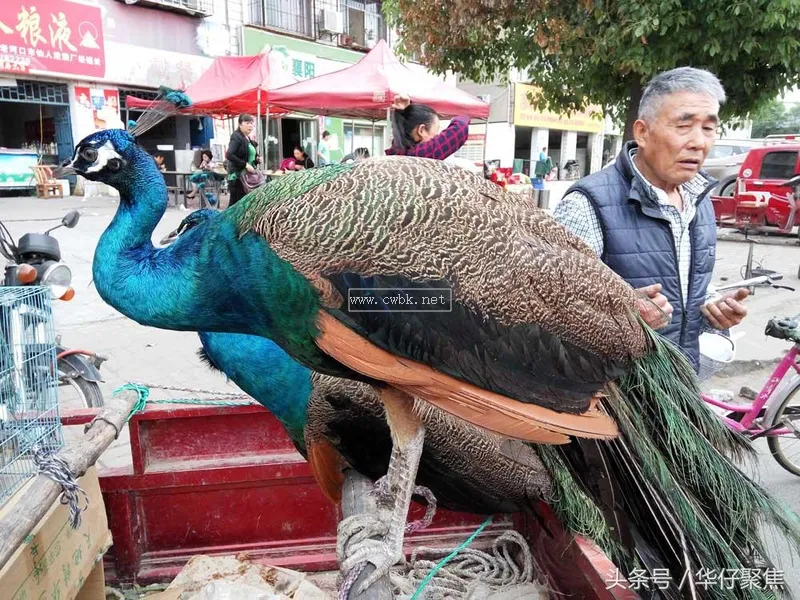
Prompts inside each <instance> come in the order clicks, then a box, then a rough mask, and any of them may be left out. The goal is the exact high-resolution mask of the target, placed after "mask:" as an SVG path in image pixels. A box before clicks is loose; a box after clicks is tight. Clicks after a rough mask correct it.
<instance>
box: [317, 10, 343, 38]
mask: <svg viewBox="0 0 800 600" xmlns="http://www.w3.org/2000/svg"><path fill="white" fill-rule="evenodd" d="M321 17H322V18H321V19H320V21H321V23H320V29H321V30H322V31H325V32H327V33H344V14H343V13H341V12H339V11H338V10H331V9H329V8H325V9H322V15H321Z"/></svg>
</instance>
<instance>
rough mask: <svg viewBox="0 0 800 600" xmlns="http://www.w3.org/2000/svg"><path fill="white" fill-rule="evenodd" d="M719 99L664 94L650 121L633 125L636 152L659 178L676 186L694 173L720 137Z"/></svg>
mask: <svg viewBox="0 0 800 600" xmlns="http://www.w3.org/2000/svg"><path fill="white" fill-rule="evenodd" d="M718 113H719V103H718V102H717V101H716V100H715V99H714V98H712V97H711V96H710V95H708V94H696V93H692V92H678V93H675V94H670V95H669V96H666V97H664V98H662V102H661V106H660V107H659V109H658V112H657V114H656V116H655V117H654V118H653V120H652V121H651V122H646V121H643V120H638V121H636V123H635V124H634V126H633V133H634V137H635V138H636V142H637V143H638V144H639V149H638V151H637V154H639V156H640V158H641V159H642V160H643V161H644V162H645V164H646V165H647V167H648V169H649V170H650V171H651V172H652V174H653V175H654V176H655V178H657V179H658V180H660V181H653V182H652V183H653V184H654V185H663V184H667V185H672V186H677V185H681V184H682V183H686V182H687V181H689V180H690V179H692V177H694V176H695V175H696V174H697V172H698V171H699V170H700V167H701V166H702V165H703V162H704V161H705V159H706V156H708V153H709V152H710V151H711V148H712V146H713V145H714V141H715V140H716V139H717V125H718V124H719V116H718Z"/></svg>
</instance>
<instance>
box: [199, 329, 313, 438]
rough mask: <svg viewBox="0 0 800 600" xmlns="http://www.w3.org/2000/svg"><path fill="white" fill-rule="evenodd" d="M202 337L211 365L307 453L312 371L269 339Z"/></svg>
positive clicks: (232, 335)
mask: <svg viewBox="0 0 800 600" xmlns="http://www.w3.org/2000/svg"><path fill="white" fill-rule="evenodd" d="M199 335H200V341H201V342H202V344H203V350H204V351H205V353H206V356H207V357H208V359H209V360H210V362H211V363H212V365H213V366H214V367H216V368H217V369H219V370H220V371H222V372H223V373H225V375H227V376H228V377H229V378H230V379H231V380H233V382H234V383H236V385H238V386H239V387H240V388H241V389H242V391H244V392H245V393H246V394H248V395H249V396H251V397H252V398H253V399H255V400H257V401H258V402H259V403H261V404H262V405H263V406H264V407H265V408H266V409H268V410H269V411H270V412H271V413H272V414H273V415H275V417H276V418H277V419H278V420H279V421H280V422H281V423H282V424H283V426H284V427H285V428H286V431H287V433H288V434H289V437H290V438H291V440H292V442H294V444H295V446H297V447H298V450H300V452H302V453H303V454H305V453H306V451H305V442H304V439H303V427H305V424H306V410H307V408H308V401H309V398H310V397H311V371H309V370H308V369H306V368H305V367H303V366H301V365H300V364H298V363H296V362H295V361H293V360H292V359H291V358H289V356H288V355H287V354H286V353H285V352H284V351H283V350H281V349H280V348H279V347H278V346H277V345H276V344H275V343H273V342H271V341H270V340H268V339H266V338H261V337H258V336H254V335H241V334H235V333H200V334H199Z"/></svg>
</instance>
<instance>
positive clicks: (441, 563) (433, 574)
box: [411, 517, 492, 600]
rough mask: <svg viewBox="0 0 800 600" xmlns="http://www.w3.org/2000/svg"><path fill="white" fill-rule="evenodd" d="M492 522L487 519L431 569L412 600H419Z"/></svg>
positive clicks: (489, 518)
mask: <svg viewBox="0 0 800 600" xmlns="http://www.w3.org/2000/svg"><path fill="white" fill-rule="evenodd" d="M491 522H492V517H488V518H487V519H486V520H485V521H484V522H483V523H482V524H481V526H480V527H478V529H476V530H475V533H473V534H472V535H471V536H469V537H468V538H467V539H466V540H464V541H463V542H462V543H461V545H460V546H459V547H458V548H456V549H455V550H453V551H452V552H451V553H450V554H448V555H447V556H445V557H444V558H443V559H442V560H440V561H439V563H438V564H437V565H436V566H435V567H433V569H431V572H430V573H428V575H427V576H426V577H425V579H423V580H422V583H420V584H419V587H418V588H417V591H416V592H414V595H413V596H411V600H417V598H419V597H420V594H422V590H424V589H425V587H426V586H427V585H428V584H429V583H430V582H431V580H432V579H433V578H434V577H436V574H437V573H438V572H439V571H441V570H442V569H443V568H444V566H445V565H446V564H447V563H449V562H450V561H451V560H453V559H454V558H455V557H456V555H457V554H458V553H459V552H461V551H462V550H463V549H464V548H466V547H467V546H469V545H470V544H471V543H472V542H473V541H474V540H475V538H476V537H478V536H479V535H480V533H481V531H483V530H484V529H486V527H487V526H488V525H489V524H490V523H491Z"/></svg>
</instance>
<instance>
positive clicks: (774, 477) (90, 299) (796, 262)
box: [0, 197, 800, 590]
mask: <svg viewBox="0 0 800 600" xmlns="http://www.w3.org/2000/svg"><path fill="white" fill-rule="evenodd" d="M116 206H117V201H116V200H114V199H111V198H107V197H95V198H87V199H83V198H77V197H69V198H64V199H53V200H39V199H34V198H23V199H7V198H0V215H2V219H3V221H4V222H5V223H6V225H7V227H8V228H9V229H10V230H11V232H12V234H13V235H14V236H15V237H19V236H20V235H22V234H23V233H26V232H28V231H43V230H44V229H46V228H48V227H52V226H53V225H54V224H55V223H56V222H58V220H60V219H61V217H62V216H63V215H64V214H65V213H66V212H67V211H69V210H71V209H73V208H76V209H78V210H80V211H81V215H82V216H81V220H80V223H79V224H78V226H77V227H76V228H75V229H73V230H66V229H61V230H59V231H58V232H57V236H58V239H59V242H60V243H61V249H62V253H63V260H64V261H65V262H67V264H69V265H70V267H71V268H72V270H73V281H74V287H75V289H76V292H77V293H76V296H75V298H74V299H73V300H72V301H71V302H58V303H56V306H55V313H56V324H57V327H58V330H59V332H60V333H61V334H62V335H63V341H64V343H65V344H66V345H67V346H69V347H81V348H87V349H91V350H94V351H97V352H101V353H103V354H106V355H108V356H109V357H110V358H109V361H108V362H107V363H106V364H104V365H103V369H102V370H103V374H104V376H105V378H106V384H105V392H106V393H107V394H110V392H111V390H113V389H114V388H115V387H116V386H118V385H120V384H122V383H125V382H128V381H134V380H135V381H145V382H151V383H156V384H159V383H165V384H174V385H190V386H193V387H200V388H209V389H217V390H226V391H231V390H236V388H235V386H233V384H229V383H226V382H225V380H224V378H222V377H220V376H218V375H215V374H212V373H210V372H209V371H208V370H207V369H206V368H205V367H203V366H202V365H201V364H200V362H199V360H198V359H197V358H196V355H195V352H196V350H197V349H198V348H199V345H200V344H199V341H198V339H197V336H196V335H195V334H193V333H178V332H169V331H160V330H157V329H150V328H145V327H142V326H140V325H138V324H136V323H134V322H132V321H130V320H128V319H127V318H125V317H123V316H122V315H120V314H119V313H118V312H117V311H115V310H114V309H112V308H111V307H109V306H108V305H106V304H105V303H104V302H103V301H102V300H101V299H100V297H99V296H98V294H97V290H96V289H95V288H94V287H93V286H91V285H90V281H91V264H92V258H93V254H94V248H95V246H96V244H97V240H98V239H99V237H100V234H101V233H102V231H103V230H104V229H105V228H106V226H108V224H109V223H110V221H111V219H112V217H113V215H114V211H115V210H116ZM185 214H186V213H184V212H181V211H179V210H176V209H171V210H169V211H167V213H166V215H165V217H164V219H163V220H162V222H161V223H160V224H159V226H158V228H157V230H156V232H155V235H154V236H153V240H154V242H155V243H158V240H160V239H161V238H162V237H163V236H164V235H165V234H166V233H168V232H169V231H171V230H173V229H174V228H175V227H176V226H177V224H178V223H179V222H180V221H181V219H182V218H183V217H184V216H185ZM768 241H769V242H770V243H760V244H758V245H757V246H756V249H755V258H756V259H757V260H758V261H759V262H760V263H761V264H762V265H763V266H764V267H766V268H770V269H774V270H778V271H782V272H783V273H784V274H785V278H784V281H783V283H786V284H787V285H790V286H797V288H798V291H797V292H790V291H786V290H758V291H757V293H756V295H755V296H754V297H753V298H751V299H750V300H749V301H748V303H749V307H750V311H751V313H750V316H749V317H748V319H747V320H746V321H745V323H744V324H743V325H742V326H741V327H740V329H741V331H743V332H744V333H745V334H746V335H745V336H744V337H743V338H742V339H741V340H740V341H739V350H738V357H737V358H738V359H741V360H744V361H754V360H758V359H760V360H771V359H774V358H776V357H779V356H781V354H782V352H783V351H784V350H785V349H786V345H785V344H784V343H782V342H776V341H775V340H770V339H767V338H765V336H764V335H763V331H764V324H765V323H766V320H767V318H769V317H771V316H774V315H783V314H793V313H795V312H800V281H798V278H797V270H798V266H800V247H798V246H795V245H794V244H793V243H792V242H793V240H780V239H779V240H768ZM747 251H748V247H747V245H746V244H743V243H739V242H732V241H721V242H720V243H719V246H718V249H717V269H716V273H715V281H716V282H721V281H722V278H728V280H729V281H732V280H734V279H735V278H738V277H739V273H740V270H741V268H742V266H743V265H744V263H745V260H746V258H747ZM746 366H747V367H748V368H750V369H751V368H752V365H746ZM744 370H745V369H744V367H742V368H741V369H738V373H737V376H735V377H732V378H731V377H729V378H721V379H720V378H718V379H715V380H713V381H711V382H709V383H708V384H707V388H714V387H716V388H720V387H722V388H727V389H732V390H738V389H739V387H740V386H741V385H743V384H747V385H750V386H751V387H760V385H761V384H762V383H763V381H764V380H765V379H766V377H767V375H768V371H765V370H763V369H760V370H759V369H756V370H748V371H747V372H746V373H745V372H744ZM734 372H737V370H736V369H735V370H734ZM154 396H155V397H167V396H168V394H166V393H164V394H156V393H154ZM184 396H185V395H184ZM758 448H759V450H760V451H761V455H760V457H759V460H758V461H757V464H756V465H755V467H754V470H753V474H754V476H755V477H756V478H757V479H759V480H760V481H761V482H762V483H763V485H765V486H766V487H767V488H768V489H769V490H770V491H771V492H772V493H774V494H775V495H776V496H777V497H778V498H780V499H781V500H783V501H784V502H786V503H788V504H789V505H790V506H791V507H792V508H793V509H794V510H795V511H798V512H800V478H796V477H794V476H792V475H790V474H789V473H786V472H785V471H783V470H782V469H781V468H780V467H779V466H777V464H776V463H775V462H774V461H773V460H772V459H771V458H770V457H769V455H768V453H767V451H766V447H765V445H763V444H759V446H758ZM129 462H130V457H129V446H128V442H127V438H126V436H122V437H121V438H120V440H119V441H118V442H116V443H115V444H114V446H112V448H110V449H109V451H108V452H106V454H105V455H104V456H103V458H102V459H101V464H103V465H109V466H111V465H113V466H121V465H123V464H126V463H129ZM778 553H779V554H781V555H788V549H787V548H786V547H784V546H781V547H779V548H778ZM784 569H785V570H786V576H787V579H788V580H789V581H790V582H791V587H792V588H794V589H795V590H800V577H799V576H798V573H800V568H798V565H797V561H795V562H794V563H793V564H792V563H788V564H785V565H784Z"/></svg>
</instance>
